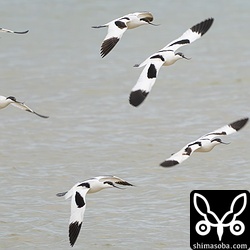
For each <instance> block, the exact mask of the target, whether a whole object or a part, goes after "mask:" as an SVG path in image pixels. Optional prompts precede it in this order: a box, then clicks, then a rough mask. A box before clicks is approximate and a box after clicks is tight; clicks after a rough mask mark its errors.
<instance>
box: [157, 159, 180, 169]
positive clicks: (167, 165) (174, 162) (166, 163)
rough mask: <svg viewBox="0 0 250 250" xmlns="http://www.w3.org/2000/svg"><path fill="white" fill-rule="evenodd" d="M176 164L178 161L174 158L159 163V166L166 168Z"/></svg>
mask: <svg viewBox="0 0 250 250" xmlns="http://www.w3.org/2000/svg"><path fill="white" fill-rule="evenodd" d="M177 164H179V162H178V161H175V160H168V161H164V162H162V163H161V164H160V166H162V167H165V168H167V167H173V166H175V165H177Z"/></svg>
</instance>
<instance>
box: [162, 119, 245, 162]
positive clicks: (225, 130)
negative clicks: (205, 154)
mask: <svg viewBox="0 0 250 250" xmlns="http://www.w3.org/2000/svg"><path fill="white" fill-rule="evenodd" d="M247 122H248V118H243V119H240V120H237V121H235V122H232V123H230V124H228V125H225V126H223V127H221V128H219V129H216V130H214V131H213V132H210V133H208V134H206V135H203V136H201V137H200V138H199V139H197V140H196V141H193V142H191V143H189V144H187V145H186V146H185V147H183V148H182V149H181V150H180V151H178V152H177V153H175V154H173V155H172V156H171V157H169V158H168V159H166V160H165V161H164V162H162V163H161V164H160V166H162V167H172V166H175V165H177V164H180V163H181V162H183V161H185V160H186V159H188V158H189V156H190V155H191V154H192V153H193V152H194V151H196V150H197V149H199V148H200V147H202V144H203V143H204V142H206V140H209V141H211V140H212V139H213V138H215V137H219V136H222V135H230V134H232V133H235V132H237V131H239V130H240V129H242V128H243V127H244V126H245V125H246V123H247Z"/></svg>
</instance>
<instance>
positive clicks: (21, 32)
mask: <svg viewBox="0 0 250 250" xmlns="http://www.w3.org/2000/svg"><path fill="white" fill-rule="evenodd" d="M28 32H29V30H25V31H14V33H15V34H26V33H28Z"/></svg>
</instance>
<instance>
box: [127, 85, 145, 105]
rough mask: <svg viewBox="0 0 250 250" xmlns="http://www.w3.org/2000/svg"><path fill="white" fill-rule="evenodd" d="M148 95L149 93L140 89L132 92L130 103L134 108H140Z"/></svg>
mask: <svg viewBox="0 0 250 250" xmlns="http://www.w3.org/2000/svg"><path fill="white" fill-rule="evenodd" d="M147 95H148V92H146V91H142V90H140V89H138V90H136V91H132V92H131V93H130V96H129V103H130V104H131V105H132V106H134V107H138V106H139V105H140V104H141V103H142V102H143V101H144V100H145V98H146V97H147Z"/></svg>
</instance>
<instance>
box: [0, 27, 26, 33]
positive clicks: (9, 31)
mask: <svg viewBox="0 0 250 250" xmlns="http://www.w3.org/2000/svg"><path fill="white" fill-rule="evenodd" d="M0 31H1V32H7V33H14V34H26V33H28V32H29V30H25V31H13V30H8V29H4V28H0Z"/></svg>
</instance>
